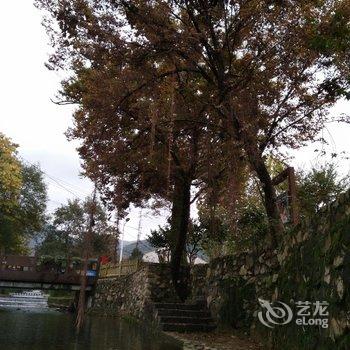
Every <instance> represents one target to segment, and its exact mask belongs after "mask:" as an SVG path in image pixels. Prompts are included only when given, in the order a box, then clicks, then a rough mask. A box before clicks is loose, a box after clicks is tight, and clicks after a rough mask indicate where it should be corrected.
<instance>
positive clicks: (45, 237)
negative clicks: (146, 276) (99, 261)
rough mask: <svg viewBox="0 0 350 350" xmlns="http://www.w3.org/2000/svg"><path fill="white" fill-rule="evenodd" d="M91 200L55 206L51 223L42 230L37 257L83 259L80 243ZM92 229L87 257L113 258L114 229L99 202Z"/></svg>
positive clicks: (85, 227) (87, 224) (70, 201)
mask: <svg viewBox="0 0 350 350" xmlns="http://www.w3.org/2000/svg"><path fill="white" fill-rule="evenodd" d="M91 205H92V199H90V198H87V199H86V200H85V201H80V200H78V199H75V200H69V201H68V202H67V204H63V205H61V206H60V207H58V208H57V209H56V210H55V211H54V213H53V215H52V220H51V223H50V224H48V225H46V226H45V228H44V230H43V231H42V242H41V244H40V245H39V246H38V247H37V254H39V255H53V256H64V257H66V258H67V259H68V260H69V259H71V258H72V257H75V256H78V257H82V256H83V253H84V252H83V250H84V242H85V238H86V235H87V232H88V231H89V215H90V208H91ZM94 208H95V209H94V217H93V219H94V226H93V234H92V237H91V242H90V244H91V249H90V250H91V251H90V252H89V254H91V256H98V255H100V254H107V255H113V252H111V251H110V250H111V249H113V247H114V246H113V245H112V243H113V241H114V240H115V238H116V236H117V230H116V228H115V227H114V225H113V224H112V223H111V222H110V221H109V219H108V214H107V212H106V210H105V209H104V207H103V206H102V205H101V203H100V202H99V201H96V204H95V205H94Z"/></svg>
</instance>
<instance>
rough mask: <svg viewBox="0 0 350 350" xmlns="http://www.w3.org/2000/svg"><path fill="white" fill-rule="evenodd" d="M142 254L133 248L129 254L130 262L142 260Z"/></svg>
mask: <svg viewBox="0 0 350 350" xmlns="http://www.w3.org/2000/svg"><path fill="white" fill-rule="evenodd" d="M142 257H143V254H142V252H141V250H140V249H138V248H136V247H135V248H134V249H133V250H132V252H131V254H130V258H129V259H130V260H142Z"/></svg>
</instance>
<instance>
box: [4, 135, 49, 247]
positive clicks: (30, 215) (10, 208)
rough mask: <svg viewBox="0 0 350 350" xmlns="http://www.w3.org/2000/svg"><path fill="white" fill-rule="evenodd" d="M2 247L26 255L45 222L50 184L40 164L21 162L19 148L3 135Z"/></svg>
mask: <svg viewBox="0 0 350 350" xmlns="http://www.w3.org/2000/svg"><path fill="white" fill-rule="evenodd" d="M0 193H1V194H0V246H1V250H2V253H4V252H23V251H24V250H26V248H27V245H28V242H29V240H30V239H32V238H33V237H34V236H35V235H36V234H38V233H39V232H40V230H41V229H42V227H43V225H44V223H45V221H46V216H45V211H46V203H47V193H46V185H45V183H44V180H43V176H42V172H41V170H40V168H39V167H38V166H36V165H27V164H25V163H23V162H21V161H20V160H19V159H18V157H17V153H16V145H14V144H13V143H11V141H10V140H9V139H7V138H6V137H5V136H3V135H2V134H0Z"/></svg>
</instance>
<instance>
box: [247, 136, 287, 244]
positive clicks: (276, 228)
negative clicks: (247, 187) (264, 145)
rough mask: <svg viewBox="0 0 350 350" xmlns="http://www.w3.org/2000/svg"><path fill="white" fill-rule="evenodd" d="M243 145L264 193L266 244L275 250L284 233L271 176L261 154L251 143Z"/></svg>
mask: <svg viewBox="0 0 350 350" xmlns="http://www.w3.org/2000/svg"><path fill="white" fill-rule="evenodd" d="M245 144H246V145H247V146H246V147H245V150H246V153H247V155H248V159H249V163H250V164H251V166H252V168H253V169H254V170H255V172H256V174H257V176H258V178H259V180H260V182H261V184H262V188H263V191H264V201H265V203H264V204H265V209H266V214H267V216H268V219H269V224H270V237H269V239H268V240H269V242H268V243H269V244H270V245H271V247H273V248H275V247H276V246H277V244H278V237H280V236H281V234H282V233H283V231H284V227H283V223H282V221H281V217H280V213H279V210H278V207H277V198H276V191H275V187H274V186H273V184H272V179H271V176H270V174H269V171H268V169H267V167H266V165H265V162H264V159H263V157H262V155H261V152H260V151H259V150H258V148H257V147H256V146H255V144H253V143H252V142H249V143H245Z"/></svg>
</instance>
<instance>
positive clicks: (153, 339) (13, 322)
mask: <svg viewBox="0 0 350 350" xmlns="http://www.w3.org/2000/svg"><path fill="white" fill-rule="evenodd" d="M0 348H1V350H44V349H45V350H60V349H62V350H63V349H64V350H82V349H84V350H179V349H181V347H180V346H179V345H178V344H175V343H174V342H173V341H172V340H171V339H168V338H165V337H163V336H162V335H160V334H153V333H152V332H150V331H149V330H146V329H145V328H144V327H141V326H139V325H136V324H130V323H129V322H125V321H120V320H118V319H115V318H107V317H96V316H89V317H87V320H86V324H85V327H84V329H83V330H82V332H81V334H80V335H78V336H77V335H76V334H75V330H74V317H73V315H71V314H64V313H59V312H56V311H51V310H43V309H33V308H31V309H30V310H29V309H23V310H14V309H11V310H10V309H0Z"/></svg>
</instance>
